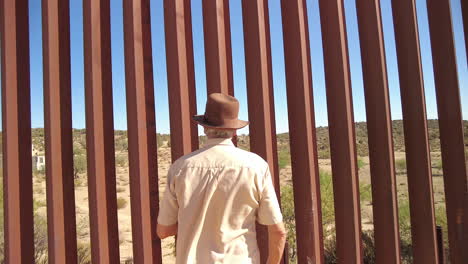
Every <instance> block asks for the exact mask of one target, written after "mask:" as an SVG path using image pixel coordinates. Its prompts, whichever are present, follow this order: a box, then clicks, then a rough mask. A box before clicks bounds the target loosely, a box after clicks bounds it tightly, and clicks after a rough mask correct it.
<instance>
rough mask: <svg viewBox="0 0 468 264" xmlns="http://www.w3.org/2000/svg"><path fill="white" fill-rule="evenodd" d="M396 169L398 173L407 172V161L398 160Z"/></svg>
mask: <svg viewBox="0 0 468 264" xmlns="http://www.w3.org/2000/svg"><path fill="white" fill-rule="evenodd" d="M395 168H396V170H397V173H403V172H405V171H406V159H398V160H396V161H395Z"/></svg>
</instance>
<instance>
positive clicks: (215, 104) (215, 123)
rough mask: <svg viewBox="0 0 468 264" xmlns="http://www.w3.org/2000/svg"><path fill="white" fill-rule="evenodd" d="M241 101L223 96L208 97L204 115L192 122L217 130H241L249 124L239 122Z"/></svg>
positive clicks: (215, 94) (197, 116) (211, 95)
mask: <svg viewBox="0 0 468 264" xmlns="http://www.w3.org/2000/svg"><path fill="white" fill-rule="evenodd" d="M238 115H239V101H237V99H236V98H234V97H232V96H230V95H226V94H222V93H212V94H210V95H208V100H207V101H206V108H205V114H204V115H195V116H193V117H192V120H193V121H195V122H197V123H198V124H199V125H202V126H204V127H211V128H217V129H240V128H243V127H245V126H247V125H248V124H249V122H248V121H243V120H239V119H238V118H237V117H238Z"/></svg>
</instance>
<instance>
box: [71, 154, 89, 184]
mask: <svg viewBox="0 0 468 264" xmlns="http://www.w3.org/2000/svg"><path fill="white" fill-rule="evenodd" d="M86 162H87V161H86V156H85V155H73V176H74V177H75V179H77V178H78V177H79V176H80V174H82V173H85V172H86V169H87V163H86Z"/></svg>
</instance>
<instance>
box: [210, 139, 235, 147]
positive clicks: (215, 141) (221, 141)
mask: <svg viewBox="0 0 468 264" xmlns="http://www.w3.org/2000/svg"><path fill="white" fill-rule="evenodd" d="M214 145H225V146H234V144H233V143H232V138H209V139H207V140H206V142H205V144H203V147H209V146H214Z"/></svg>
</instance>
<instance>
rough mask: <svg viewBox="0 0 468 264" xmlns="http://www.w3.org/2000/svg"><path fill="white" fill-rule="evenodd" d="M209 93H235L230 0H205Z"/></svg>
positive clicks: (204, 17)
mask: <svg viewBox="0 0 468 264" xmlns="http://www.w3.org/2000/svg"><path fill="white" fill-rule="evenodd" d="M202 4H203V31H204V39H205V60H206V62H205V65H206V86H207V89H208V94H210V93H225V94H229V95H234V84H233V83H234V82H233V77H232V52H231V26H230V20H229V17H230V15H229V0H203V2H202Z"/></svg>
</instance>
